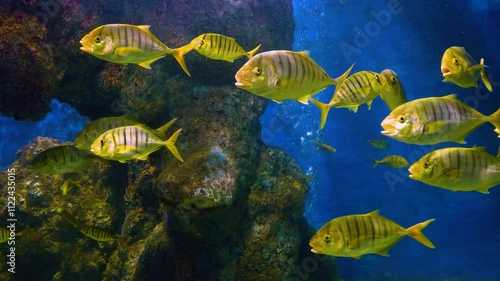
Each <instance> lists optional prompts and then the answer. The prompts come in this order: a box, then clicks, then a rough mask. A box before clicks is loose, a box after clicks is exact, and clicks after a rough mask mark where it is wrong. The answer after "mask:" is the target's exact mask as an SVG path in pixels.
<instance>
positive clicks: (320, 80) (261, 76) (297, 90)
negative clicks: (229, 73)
mask: <svg viewBox="0 0 500 281" xmlns="http://www.w3.org/2000/svg"><path fill="white" fill-rule="evenodd" d="M235 78H236V81H237V82H236V83H235V85H236V87H238V88H240V89H243V90H246V91H248V92H250V93H252V94H254V95H257V96H261V97H265V98H268V99H271V100H273V101H275V102H283V101H284V100H297V101H299V102H302V103H304V104H307V103H308V99H309V97H311V96H313V95H314V94H316V93H318V92H319V91H321V90H323V89H324V88H326V87H328V86H329V85H335V84H336V81H335V79H333V78H330V77H329V76H328V74H327V73H326V72H325V71H324V70H323V68H321V67H320V66H319V65H318V64H317V63H316V62H314V61H313V60H312V59H311V58H310V57H309V55H308V54H307V52H292V51H282V50H281V51H269V52H263V53H259V54H257V55H255V56H254V57H252V58H251V59H250V60H249V61H248V62H247V63H246V64H245V65H243V66H242V67H241V68H240V69H239V70H238V72H237V73H236V76H235Z"/></svg>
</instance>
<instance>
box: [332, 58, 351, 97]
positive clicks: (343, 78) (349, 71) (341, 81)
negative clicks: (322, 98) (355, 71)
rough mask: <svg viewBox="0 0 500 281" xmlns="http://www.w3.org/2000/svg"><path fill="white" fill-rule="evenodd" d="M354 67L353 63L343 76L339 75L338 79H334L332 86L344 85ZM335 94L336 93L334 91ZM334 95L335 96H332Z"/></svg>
mask: <svg viewBox="0 0 500 281" xmlns="http://www.w3.org/2000/svg"><path fill="white" fill-rule="evenodd" d="M353 67H354V63H353V64H352V65H351V67H349V68H348V69H347V70H346V72H344V74H342V75H340V76H339V77H337V78H335V79H334V80H335V83H334V85H335V86H336V85H341V84H342V83H344V81H345V80H346V79H347V76H349V73H351V70H352V68H353ZM335 92H336V91H335ZM334 95H335V94H334Z"/></svg>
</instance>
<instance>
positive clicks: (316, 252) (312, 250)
mask: <svg viewBox="0 0 500 281" xmlns="http://www.w3.org/2000/svg"><path fill="white" fill-rule="evenodd" d="M311 252H313V253H315V254H319V252H318V251H316V250H314V248H313V249H311Z"/></svg>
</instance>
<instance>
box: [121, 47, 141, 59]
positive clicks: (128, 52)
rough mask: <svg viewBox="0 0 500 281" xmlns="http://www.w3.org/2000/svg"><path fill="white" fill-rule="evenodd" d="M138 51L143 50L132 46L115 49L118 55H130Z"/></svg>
mask: <svg viewBox="0 0 500 281" xmlns="http://www.w3.org/2000/svg"><path fill="white" fill-rule="evenodd" d="M139 52H143V51H142V50H141V49H139V48H134V47H121V48H117V49H116V54H117V55H118V56H119V57H129V56H130V55H132V54H134V53H139Z"/></svg>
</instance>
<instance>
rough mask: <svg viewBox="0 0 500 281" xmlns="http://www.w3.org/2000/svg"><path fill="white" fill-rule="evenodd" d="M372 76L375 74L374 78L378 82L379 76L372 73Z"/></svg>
mask: <svg viewBox="0 0 500 281" xmlns="http://www.w3.org/2000/svg"><path fill="white" fill-rule="evenodd" d="M373 76H375V80H377V82H380V80H379V77H378V75H377V74H374V75H373Z"/></svg>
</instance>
